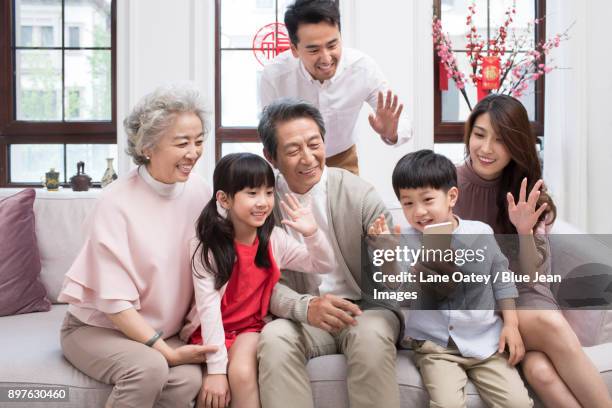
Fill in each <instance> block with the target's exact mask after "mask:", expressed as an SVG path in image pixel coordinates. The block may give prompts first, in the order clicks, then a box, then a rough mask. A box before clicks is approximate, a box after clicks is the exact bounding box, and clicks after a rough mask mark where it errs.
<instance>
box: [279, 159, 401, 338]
mask: <svg viewBox="0 0 612 408" xmlns="http://www.w3.org/2000/svg"><path fill="white" fill-rule="evenodd" d="M327 172H328V174H327V219H328V220H329V229H330V231H329V236H330V242H331V245H332V249H333V251H334V256H335V260H336V263H337V265H338V268H340V269H341V270H342V271H343V272H344V276H346V283H347V284H348V285H349V286H351V287H352V288H353V289H355V290H356V291H358V292H361V291H362V286H361V284H360V283H361V238H362V236H364V235H365V234H367V230H368V227H369V226H370V225H371V224H372V223H373V222H374V220H375V219H376V217H378V216H379V215H380V214H385V219H386V220H387V222H388V223H389V225H392V224H393V220H392V218H391V214H390V213H389V211H388V210H387V208H386V207H385V205H384V203H383V202H382V200H381V198H380V196H379V195H378V193H377V192H376V190H375V189H374V187H373V186H372V185H371V184H369V183H368V182H366V181H364V180H362V179H361V178H359V177H357V176H355V175H354V174H352V173H350V172H348V171H346V170H343V169H338V168H333V167H328V168H327ZM276 203H277V205H276V206H275V208H274V216H275V218H276V221H277V223H279V220H280V219H281V218H282V216H281V214H280V209H279V206H278V203H280V200H279V197H277V200H276ZM279 225H280V224H279ZM320 283H321V278H320V276H319V275H316V274H305V273H299V272H294V271H290V270H283V271H282V276H281V282H280V283H279V284H277V285H276V287H275V289H274V291H273V293H272V300H271V301H270V312H271V313H272V314H273V315H275V316H278V317H284V318H286V319H291V320H294V321H298V322H302V323H307V312H308V302H309V301H310V299H311V298H312V297H313V296H319V284H320ZM374 306H381V307H385V308H389V309H392V310H393V311H394V312H395V313H396V315H398V318H399V320H400V326H401V327H402V328H403V325H404V322H403V317H402V318H400V316H402V315H401V313H400V312H399V309H396V308H395V307H389V305H384V304H379V305H376V304H375V305H374ZM401 332H403V330H401ZM400 336H401V333H400ZM400 339H401V337H400Z"/></svg>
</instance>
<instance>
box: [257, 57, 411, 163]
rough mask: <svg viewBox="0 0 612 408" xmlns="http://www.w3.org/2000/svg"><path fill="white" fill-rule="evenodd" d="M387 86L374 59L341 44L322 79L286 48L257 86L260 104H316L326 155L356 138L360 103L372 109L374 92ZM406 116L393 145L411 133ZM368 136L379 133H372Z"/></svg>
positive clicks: (376, 101)
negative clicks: (290, 101)
mask: <svg viewBox="0 0 612 408" xmlns="http://www.w3.org/2000/svg"><path fill="white" fill-rule="evenodd" d="M388 89H389V86H388V84H387V81H386V80H385V78H384V76H383V74H382V72H381V71H380V69H379V68H378V66H377V65H376V63H375V62H374V60H372V58H370V57H368V56H367V55H365V54H363V53H361V52H360V51H357V50H354V49H351V48H343V51H342V56H341V57H340V62H339V64H338V67H337V68H336V73H335V75H334V76H333V77H332V78H331V79H329V80H326V81H323V83H321V82H319V81H318V80H316V79H313V78H312V76H311V75H310V74H309V73H308V71H307V70H306V68H305V67H304V64H302V62H301V61H300V60H299V59H298V58H295V57H294V56H293V55H292V54H291V52H290V51H286V52H284V53H282V54H280V55H279V56H277V57H276V58H275V59H274V61H272V62H271V63H270V64H268V65H267V66H266V67H265V69H264V71H263V74H262V77H261V82H260V86H259V102H260V108H263V107H265V106H267V105H268V104H270V103H271V102H272V101H274V100H275V99H278V98H281V97H293V98H299V99H303V100H305V101H307V102H310V103H311V104H313V105H314V106H316V107H317V108H318V109H319V111H320V112H321V115H322V116H323V120H324V121H325V129H326V135H325V147H326V152H325V154H326V156H327V157H330V156H333V155H336V154H338V153H342V152H344V151H346V150H347V149H349V148H350V147H351V146H352V145H354V144H355V143H356V142H357V135H356V134H355V125H356V123H357V118H358V117H359V111H360V110H361V107H362V106H363V103H364V102H367V103H368V104H369V105H370V106H371V107H372V109H374V111H375V110H376V105H377V103H378V92H379V91H382V92H383V93H384V95H385V96H386V92H387V90H388ZM406 117H407V115H406V111H405V110H404V112H402V115H401V116H400V122H399V127H398V140H397V143H396V144H395V145H394V146H399V145H401V144H402V143H405V142H406V141H408V140H409V139H410V138H411V136H412V126H411V124H410V121H409V120H408V119H406ZM372 132H373V133H375V132H374V130H372ZM368 137H380V136H379V135H378V134H376V133H375V136H373V135H368Z"/></svg>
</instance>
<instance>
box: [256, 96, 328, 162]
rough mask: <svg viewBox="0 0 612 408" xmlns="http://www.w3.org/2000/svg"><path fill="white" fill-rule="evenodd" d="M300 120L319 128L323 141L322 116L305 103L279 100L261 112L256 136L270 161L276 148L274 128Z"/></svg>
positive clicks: (284, 99) (273, 157) (288, 99)
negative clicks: (308, 120)
mask: <svg viewBox="0 0 612 408" xmlns="http://www.w3.org/2000/svg"><path fill="white" fill-rule="evenodd" d="M301 118H309V119H312V120H313V121H314V122H315V123H316V124H317V127H318V128H319V133H321V139H323V141H325V123H324V122H323V116H321V112H319V110H318V109H317V108H316V107H315V106H314V105H311V104H310V103H308V102H306V101H303V100H300V99H293V98H279V99H277V100H275V101H274V102H272V103H270V104H269V105H268V106H266V107H265V108H264V110H263V111H262V112H261V118H260V119H259V125H258V126H257V134H258V135H259V139H260V140H261V142H262V143H263V145H264V149H265V150H266V152H268V154H269V155H270V157H272V159H274V160H276V150H277V148H278V138H277V136H276V126H277V125H278V124H279V123H283V122H288V121H290V120H294V119H301Z"/></svg>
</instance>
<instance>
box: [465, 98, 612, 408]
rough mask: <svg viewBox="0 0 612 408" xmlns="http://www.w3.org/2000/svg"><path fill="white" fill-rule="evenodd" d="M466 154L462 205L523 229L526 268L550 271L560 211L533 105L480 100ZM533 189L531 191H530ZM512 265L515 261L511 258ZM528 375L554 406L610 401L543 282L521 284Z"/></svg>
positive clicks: (499, 224) (500, 230) (506, 230)
mask: <svg viewBox="0 0 612 408" xmlns="http://www.w3.org/2000/svg"><path fill="white" fill-rule="evenodd" d="M464 142H465V145H466V150H467V153H468V157H467V160H466V162H465V163H464V164H463V165H462V166H460V167H459V168H458V181H459V190H460V191H461V194H460V196H459V200H458V202H457V205H456V207H455V211H456V213H457V214H458V215H459V216H460V217H462V218H466V219H473V220H480V221H484V222H486V223H488V224H489V225H491V226H492V227H493V229H494V231H495V233H497V234H518V235H519V239H518V245H517V250H518V259H519V265H515V268H517V269H518V268H520V269H521V270H522V271H523V273H525V274H529V275H533V273H534V272H535V270H536V269H537V270H538V271H539V272H550V262H549V260H550V254H549V246H548V241H547V239H546V234H547V233H548V231H549V230H550V227H551V225H552V223H553V222H554V219H555V216H556V208H555V205H554V203H553V201H552V198H551V197H550V195H548V193H547V192H546V187H545V186H544V184H543V181H542V180H541V177H542V170H541V166H540V162H539V159H538V156H537V152H536V148H535V143H536V139H535V136H534V135H533V133H532V132H531V128H530V125H529V118H528V115H527V111H526V110H525V108H524V107H523V105H522V104H521V103H520V102H519V101H518V100H516V99H514V98H512V97H510V96H507V95H489V96H487V97H486V98H484V99H483V100H481V101H480V102H479V103H478V104H477V105H476V106H475V107H474V110H473V111H472V113H471V115H470V117H469V118H468V120H467V121H466V127H465V137H464ZM528 192H529V194H528ZM511 268H512V266H511ZM517 286H518V289H519V294H520V297H519V301H518V302H517V306H518V307H519V310H518V316H519V330H520V332H521V335H522V336H523V341H524V343H525V348H526V350H527V351H528V352H527V353H526V355H525V358H524V360H523V363H522V364H523V371H524V373H525V376H526V378H527V381H528V382H529V383H530V384H531V386H532V387H533V388H534V389H535V391H536V392H537V394H538V395H539V396H540V398H541V399H542V401H543V402H544V404H545V405H546V406H549V407H581V406H582V407H611V406H612V400H611V399H610V395H609V393H608V389H607V387H606V385H605V384H604V382H603V380H602V378H601V377H600V375H599V372H598V371H597V369H596V368H595V367H594V365H593V363H592V362H591V361H590V360H589V358H588V357H587V356H586V354H584V352H583V350H582V348H581V345H580V342H579V340H578V337H577V336H576V334H575V333H574V332H573V330H572V328H571V327H570V325H569V323H568V322H567V320H565V318H564V317H563V314H562V313H561V312H560V311H559V309H558V306H557V304H556V301H555V299H554V297H553V295H552V292H551V291H550V288H549V287H548V286H546V285H545V284H529V285H517Z"/></svg>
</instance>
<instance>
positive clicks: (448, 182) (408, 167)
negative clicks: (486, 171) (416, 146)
mask: <svg viewBox="0 0 612 408" xmlns="http://www.w3.org/2000/svg"><path fill="white" fill-rule="evenodd" d="M391 180H392V183H393V191H395V195H396V196H397V198H398V199H399V196H400V194H399V191H400V189H402V188H426V187H429V188H433V189H436V190H444V191H445V192H447V191H448V190H450V189H451V188H453V187H457V169H456V168H455V165H454V164H453V162H451V161H450V160H449V159H448V158H447V157H446V156H443V155H441V154H437V153H434V152H433V151H432V150H427V149H424V150H418V151H416V152H412V153H408V154H407V155H405V156H404V157H402V158H401V159H400V160H399V161H398V162H397V164H396V165H395V168H394V169H393V176H392V177H391Z"/></svg>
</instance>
